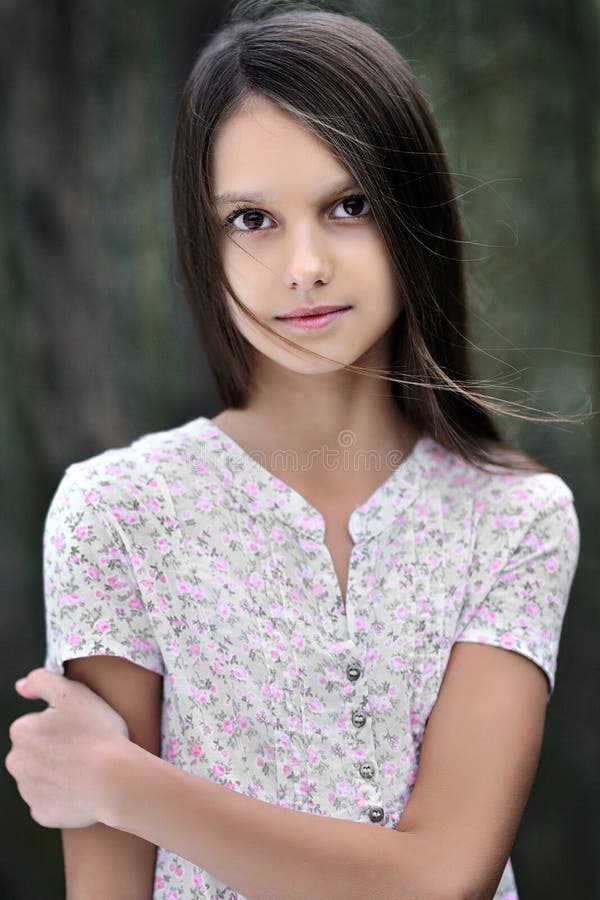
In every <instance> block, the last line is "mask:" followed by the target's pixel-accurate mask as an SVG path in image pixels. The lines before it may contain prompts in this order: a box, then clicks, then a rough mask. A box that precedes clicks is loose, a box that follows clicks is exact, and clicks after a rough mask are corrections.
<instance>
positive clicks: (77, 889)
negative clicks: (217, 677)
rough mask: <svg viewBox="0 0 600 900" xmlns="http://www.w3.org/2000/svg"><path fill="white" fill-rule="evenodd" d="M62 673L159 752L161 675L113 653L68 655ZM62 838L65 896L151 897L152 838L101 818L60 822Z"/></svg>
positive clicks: (88, 899) (87, 899)
mask: <svg viewBox="0 0 600 900" xmlns="http://www.w3.org/2000/svg"><path fill="white" fill-rule="evenodd" d="M65 675H66V676H67V677H68V678H71V679H74V680H76V681H80V682H82V683H83V684H86V685H87V686H88V687H90V688H91V689H92V690H93V691H95V692H96V693H97V694H99V695H100V696H101V697H102V698H103V699H104V700H106V701H107V703H109V704H110V705H111V706H112V707H113V708H114V709H115V710H116V711H117V712H118V713H119V714H120V715H121V716H122V717H123V718H124V719H125V721H126V723H127V726H128V728H129V736H130V738H131V740H132V741H133V742H134V743H135V744H138V745H139V746H140V747H143V748H144V749H145V750H147V751H149V752H150V753H152V754H157V755H158V754H159V753H160V711H161V695H162V678H161V676H160V675H158V674H157V673H155V672H150V671H149V670H147V669H144V668H142V667H141V666H137V665H135V664H134V663H131V662H129V660H126V659H122V658H120V657H116V656H94V657H85V658H82V659H71V660H67V661H66V662H65ZM62 843H63V854H64V863H65V881H66V900H106V898H107V897H110V898H111V900H150V898H151V897H152V893H153V886H154V866H155V858H156V845H155V844H152V843H149V842H148V841H146V840H143V839H142V838H140V837H137V836H136V835H132V834H127V833H126V832H124V831H118V830H116V829H114V828H109V827H108V826H106V825H102V824H97V825H91V826H90V827H88V828H63V829H62Z"/></svg>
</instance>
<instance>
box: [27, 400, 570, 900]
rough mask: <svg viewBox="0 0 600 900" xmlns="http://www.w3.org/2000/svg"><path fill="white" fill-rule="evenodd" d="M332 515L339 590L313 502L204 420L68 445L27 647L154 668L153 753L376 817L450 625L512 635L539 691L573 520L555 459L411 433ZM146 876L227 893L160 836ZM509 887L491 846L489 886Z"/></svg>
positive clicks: (410, 757) (552, 655)
mask: <svg viewBox="0 0 600 900" xmlns="http://www.w3.org/2000/svg"><path fill="white" fill-rule="evenodd" d="M348 527H349V532H350V534H351V536H352V539H353V542H354V547H353V550H352V555H351V558H350V565H349V577H348V589H347V598H346V607H345V608H344V605H343V603H342V598H341V594H340V591H339V585H338V582H337V579H336V575H335V571H334V569H333V565H332V562H331V557H330V555H329V551H328V549H327V547H326V545H325V543H324V536H325V523H324V519H323V517H322V516H321V514H320V513H319V512H318V511H317V510H316V509H315V508H314V507H313V506H312V505H311V504H309V503H308V501H307V500H306V499H305V498H304V497H303V496H302V495H301V494H299V493H298V492H296V491H295V490H293V489H292V488H291V487H290V486H288V485H286V484H285V483H284V482H282V481H280V480H279V479H277V478H275V477H274V476H273V475H271V474H270V473H269V472H268V470H267V469H266V468H265V467H263V466H262V465H260V464H259V463H258V461H257V460H255V459H254V458H253V457H251V456H250V455H249V454H247V453H246V452H245V451H244V450H243V449H242V448H241V447H239V446H238V445H237V444H236V443H235V442H234V441H233V440H232V439H231V438H229V437H228V436H227V435H226V434H224V432H222V431H221V430H220V429H219V428H218V427H217V426H216V425H214V424H213V423H212V422H211V421H210V420H209V419H207V418H204V417H201V418H198V419H195V420H193V421H192V422H188V423H187V424H185V425H183V426H181V427H179V428H174V429H172V430H169V431H164V432H158V433H154V434H147V435H144V436H142V437H140V438H139V439H138V440H136V441H135V442H134V443H132V444H131V445H130V446H128V447H123V448H116V449H111V450H107V451H106V452H104V453H101V454H99V455H98V456H95V457H93V458H91V459H88V460H84V461H83V462H79V463H75V464H73V465H71V466H70V467H69V468H68V469H67V470H66V472H65V474H64V476H63V478H62V480H61V482H60V484H59V485H58V488H57V490H56V493H55V495H54V498H53V500H52V503H51V504H50V508H49V510H48V514H47V517H46V523H45V530H44V593H45V603H46V637H47V654H46V660H45V665H46V666H47V667H48V668H50V669H52V670H53V671H57V672H63V671H64V670H63V662H64V660H65V659H71V658H74V657H86V656H96V655H114V656H120V657H123V658H125V659H129V660H131V661H132V662H134V663H136V664H137V665H140V666H144V667H145V668H147V669H150V670H151V671H153V672H157V673H159V674H161V675H162V676H163V679H164V691H163V695H164V699H163V717H162V722H163V725H162V735H161V741H162V744H161V755H162V756H163V758H164V759H167V760H168V761H169V762H171V763H173V764H174V765H176V766H178V767H180V768H182V769H185V770H187V771H189V772H192V773H194V774H196V775H199V776H201V777H203V778H208V779H211V780H212V781H215V782H217V783H220V784H222V785H225V786H227V787H229V788H231V789H233V790H236V791H239V792H242V793H245V794H247V795H249V796H251V797H256V798H258V799H260V800H263V801H267V802H269V803H274V804H278V805H281V806H284V807H286V808H288V809H296V810H302V811H304V812H313V813H315V814H318V815H326V816H332V817H337V818H343V819H350V820H355V821H358V822H363V823H367V824H369V825H370V826H371V827H376V824H377V825H379V826H380V827H386V828H394V827H395V826H396V824H397V823H398V820H399V818H400V815H401V813H402V811H403V809H404V807H405V806H406V803H407V801H408V799H409V797H410V794H411V792H412V788H413V785H414V783H415V780H416V777H417V772H418V760H419V752H420V747H421V743H422V739H423V735H424V729H425V723H426V722H427V718H428V716H429V713H430V711H431V709H432V707H433V705H434V703H435V701H436V698H437V695H438V691H439V688H440V684H441V681H442V678H443V675H444V671H445V668H446V665H447V663H448V658H449V655H450V652H451V650H452V646H453V644H454V643H455V642H457V641H471V642H478V643H486V644H490V645H494V646H497V647H501V648H504V649H509V650H511V651H515V652H517V653H520V654H523V655H524V656H526V657H528V658H529V659H531V660H533V662H535V663H536V664H537V665H538V666H540V667H541V669H542V670H543V671H544V672H545V674H546V676H547V679H548V685H549V694H548V699H549V698H550V696H551V694H552V691H553V689H554V681H555V672H556V663H557V657H558V648H559V642H560V635H561V629H562V623H563V618H564V614H565V610H566V606H567V602H568V598H569V593H570V588H571V583H572V580H573V577H574V573H575V569H576V566H577V561H578V555H579V526H578V519H577V515H576V512H575V507H574V502H573V495H572V492H571V490H570V489H569V487H568V486H567V485H566V484H565V482H564V481H563V480H562V479H561V478H559V477H558V476H557V475H553V474H550V473H536V474H524V473H517V472H505V471H504V470H500V469H491V470H490V471H488V472H480V471H478V470H477V469H475V468H474V467H472V466H469V465H468V464H466V463H465V462H464V461H462V460H461V459H460V458H459V457H457V456H456V455H454V454H452V453H451V452H449V451H448V450H446V449H445V448H444V447H442V446H441V445H440V444H438V443H437V442H436V441H435V440H434V439H433V438H432V437H431V436H430V435H428V434H424V435H422V436H421V438H420V439H419V441H418V442H417V444H416V445H415V447H414V448H413V450H412V452H411V453H410V454H409V455H408V456H407V457H406V458H405V459H404V460H403V462H402V464H401V465H400V466H398V468H396V469H395V470H394V471H393V472H392V474H391V475H390V476H389V477H388V478H387V480H386V481H384V482H383V483H382V484H381V485H380V486H379V488H377V490H376V491H375V492H374V493H373V494H372V496H371V497H369V498H368V499H367V500H366V501H365V502H364V503H363V504H362V505H361V506H359V507H357V508H356V509H355V510H354V511H353V512H352V515H351V516H350V520H349V526H348ZM357 713H358V715H357ZM378 809H379V810H380V811H382V812H381V816H382V817H381V820H380V821H377V819H378V816H377V815H376V814H375V816H374V818H371V816H370V813H371V811H372V810H378ZM155 874H156V878H155V885H154V895H153V897H154V900H167V898H173V900H199V898H210V900H234V898H236V900H239V898H242V895H241V894H239V893H237V892H235V891H233V890H232V889H231V888H230V887H228V886H227V885H225V884H223V883H222V882H221V881H219V880H218V879H216V878H215V877H213V876H212V875H210V873H208V872H205V871H202V870H200V869H199V868H197V867H195V866H194V865H193V864H192V863H191V862H189V861H188V860H185V859H183V858H182V857H179V856H178V855H176V854H174V853H172V852H170V851H167V850H165V849H164V848H159V849H158V854H157V861H156V873H155ZM517 897H518V895H517V890H516V884H515V879H514V873H513V869H512V865H511V860H510V859H509V860H508V862H507V864H506V867H505V870H504V872H503V874H502V877H501V880H500V883H499V885H498V888H497V891H496V894H495V900H517ZM242 900H243V898H242Z"/></svg>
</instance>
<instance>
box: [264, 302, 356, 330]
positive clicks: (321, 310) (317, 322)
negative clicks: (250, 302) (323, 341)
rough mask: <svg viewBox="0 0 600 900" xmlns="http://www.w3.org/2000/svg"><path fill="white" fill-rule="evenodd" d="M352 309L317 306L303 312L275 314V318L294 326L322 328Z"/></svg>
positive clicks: (348, 307) (347, 307)
mask: <svg viewBox="0 0 600 900" xmlns="http://www.w3.org/2000/svg"><path fill="white" fill-rule="evenodd" d="M351 309H352V307H351V306H327V307H317V308H315V309H311V310H310V311H307V312H302V313H301V314H300V313H295V314H293V315H289V316H275V318H276V319H277V320H278V321H280V322H285V323H286V324H287V325H291V326H293V327H294V328H303V329H312V328H322V327H323V326H325V325H329V323H330V322H334V321H336V320H337V319H341V318H342V317H343V316H344V315H345V314H346V313H347V312H349V311H350V310H351Z"/></svg>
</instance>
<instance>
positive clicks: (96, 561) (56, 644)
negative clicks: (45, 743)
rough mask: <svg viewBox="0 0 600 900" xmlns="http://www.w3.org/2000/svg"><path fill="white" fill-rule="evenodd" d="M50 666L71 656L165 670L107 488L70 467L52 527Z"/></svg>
mask: <svg viewBox="0 0 600 900" xmlns="http://www.w3.org/2000/svg"><path fill="white" fill-rule="evenodd" d="M43 551H44V565H43V571H44V603H45V616H46V660H45V663H44V666H45V667H46V668H48V669H51V670H52V671H54V672H60V673H61V674H63V673H64V667H63V662H64V660H65V659H74V658H79V657H84V656H120V657H123V658H125V659H128V660H130V661H131V662H134V663H137V665H140V666H143V667H144V668H146V669H150V670H152V671H153V672H158V673H159V674H161V675H162V674H164V664H163V658H162V654H161V652H160V648H159V646H158V643H157V641H156V637H155V634H154V631H153V628H152V624H151V622H150V620H149V617H148V613H147V611H146V608H145V606H144V601H143V597H142V595H141V592H140V589H139V586H138V584H137V582H136V579H135V574H134V572H133V570H132V566H131V563H130V558H129V554H128V553H127V550H126V545H125V539H124V536H123V533H122V531H121V529H120V528H119V526H118V524H117V523H116V522H113V521H111V518H110V516H109V514H108V512H107V511H106V510H104V508H103V506H102V503H101V499H100V491H99V490H96V489H95V488H94V487H93V485H89V486H86V485H85V484H81V483H80V482H79V481H78V480H77V479H76V478H75V477H74V476H73V474H72V468H71V469H67V471H66V472H65V474H64V476H63V479H62V481H61V482H60V484H59V486H58V488H57V490H56V493H55V494H54V497H53V498H52V501H51V503H50V507H49V509H48V512H47V515H46V520H45V524H44V538H43Z"/></svg>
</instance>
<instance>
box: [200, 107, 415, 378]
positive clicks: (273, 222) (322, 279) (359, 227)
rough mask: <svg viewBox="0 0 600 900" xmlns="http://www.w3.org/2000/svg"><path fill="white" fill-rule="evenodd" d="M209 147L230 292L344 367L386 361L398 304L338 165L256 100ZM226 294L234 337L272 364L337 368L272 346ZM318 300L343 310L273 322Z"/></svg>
mask: <svg viewBox="0 0 600 900" xmlns="http://www.w3.org/2000/svg"><path fill="white" fill-rule="evenodd" d="M213 153H214V155H213V160H212V165H213V171H212V178H213V184H212V196H213V199H214V202H215V205H216V211H217V214H218V217H219V220H220V222H221V223H222V225H223V241H222V253H223V262H224V266H225V271H226V273H227V275H228V277H229V279H230V282H231V285H232V287H233V288H234V290H235V292H236V293H237V295H238V296H239V297H240V299H241V300H242V301H243V302H244V303H245V304H246V305H247V306H249V307H250V308H251V309H252V311H253V312H254V313H255V315H257V316H258V317H259V319H260V320H261V321H262V322H264V323H265V324H267V325H268V326H270V327H271V328H273V329H274V330H275V331H277V332H279V333H280V334H282V335H284V336H285V337H287V338H289V339H291V340H293V341H294V342H295V343H296V344H298V345H300V347H301V348H304V347H306V348H309V349H312V350H315V351H317V352H318V353H322V354H324V355H326V356H329V357H332V358H333V359H334V360H337V361H338V362H339V363H340V364H343V365H346V364H348V363H356V362H369V363H371V364H375V365H381V366H385V365H387V364H388V362H389V350H390V337H391V332H390V328H391V326H392V324H393V323H394V321H395V320H396V318H397V317H398V314H399V312H400V309H401V307H400V301H399V298H398V292H397V289H396V286H395V279H394V270H393V267H392V263H391V261H390V258H389V255H388V252H387V248H386V247H385V244H384V242H383V238H382V237H381V234H380V232H379V229H378V227H377V225H376V223H375V221H374V219H373V216H372V214H371V212H370V205H369V202H368V199H367V198H366V197H365V196H364V195H363V194H361V191H360V187H359V185H357V184H355V183H353V180H352V178H351V177H349V173H348V171H347V170H346V169H345V168H344V167H343V166H342V165H341V164H340V162H339V161H338V160H337V159H336V157H335V156H333V154H332V153H331V151H330V150H329V148H328V147H327V146H326V145H325V144H324V143H323V142H321V141H320V140H319V139H318V138H316V137H315V136H314V135H312V134H311V133H310V132H309V131H308V130H307V129H306V128H304V127H303V126H302V125H301V124H299V122H298V120H297V119H295V118H294V117H293V116H291V115H289V114H288V113H286V112H285V111H283V110H281V109H280V108H279V107H277V106H276V105H275V104H273V103H270V102H269V101H268V100H265V99H263V98H253V102H252V107H251V108H247V109H246V110H244V111H239V112H237V113H235V114H234V115H233V116H231V117H230V118H229V119H228V120H226V121H225V122H224V123H223V124H222V125H221V127H220V128H219V130H218V132H217V134H216V137H215V143H214V148H213ZM225 194H227V195H228V196H227V197H226V198H225V197H223V195H225ZM240 209H241V211H240ZM228 220H229V222H228ZM228 300H229V304H230V309H231V314H232V316H233V319H234V322H235V323H236V326H237V328H238V329H239V330H240V331H241V332H242V334H243V335H244V337H245V338H246V339H247V340H248V341H249V343H250V344H251V345H252V346H253V347H255V348H256V349H257V350H259V351H260V352H261V353H262V354H264V355H265V356H266V357H268V358H269V359H270V360H272V361H274V362H275V363H278V364H279V365H280V366H283V367H285V368H286V369H289V370H292V371H294V372H298V373H301V374H317V373H320V372H330V371H333V370H335V369H337V368H339V367H340V366H339V365H337V364H335V365H334V364H333V363H327V362H325V361H321V360H319V359H317V358H314V357H311V356H310V355H307V354H305V353H302V349H300V350H299V351H296V350H294V349H293V348H288V347H287V346H286V345H285V344H281V343H280V342H279V341H277V340H276V338H274V337H272V336H271V335H269V334H268V333H265V332H263V331H262V330H261V329H259V328H258V327H257V326H256V325H255V324H254V323H253V322H252V321H251V320H250V319H249V318H248V317H247V316H246V315H245V314H244V312H243V310H240V309H239V308H238V307H237V305H236V304H234V303H233V301H232V300H231V297H229V298H228ZM318 306H340V307H350V309H349V310H348V311H347V312H344V313H342V314H340V315H338V316H334V317H333V318H332V319H331V320H330V321H329V323H328V324H326V325H324V326H322V327H319V328H311V329H310V330H309V329H302V328H299V327H296V326H294V325H293V324H291V323H289V322H288V323H286V322H285V321H284V320H282V319H281V318H280V317H282V316H287V315H289V314H290V313H291V312H292V311H293V310H295V309H296V308H297V307H318ZM367 351H370V352H369V353H368V356H365V354H367Z"/></svg>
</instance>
